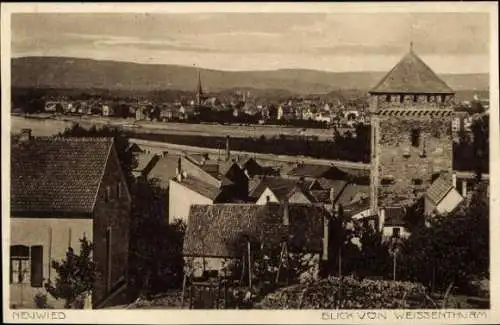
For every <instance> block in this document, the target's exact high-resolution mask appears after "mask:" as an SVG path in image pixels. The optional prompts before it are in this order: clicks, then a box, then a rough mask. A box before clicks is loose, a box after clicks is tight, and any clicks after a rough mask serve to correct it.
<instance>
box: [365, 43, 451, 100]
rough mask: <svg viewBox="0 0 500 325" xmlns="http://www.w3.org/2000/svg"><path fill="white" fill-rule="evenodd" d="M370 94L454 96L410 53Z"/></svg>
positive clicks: (446, 86) (425, 65) (443, 83)
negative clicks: (441, 94) (438, 94)
mask: <svg viewBox="0 0 500 325" xmlns="http://www.w3.org/2000/svg"><path fill="white" fill-rule="evenodd" d="M370 92H371V93H412V94H414V93H417V94H425V93H432V94H437V93H443V94H452V93H453V90H452V89H451V88H450V87H449V86H448V85H447V84H446V83H445V82H444V81H442V80H441V79H440V78H439V77H438V76H437V75H436V74H435V73H434V72H433V71H432V70H431V68H429V66H427V64H425V63H424V61H422V60H421V59H420V58H419V57H418V56H417V55H416V54H415V53H414V52H413V51H410V52H409V53H408V54H406V55H405V56H404V57H403V58H402V59H401V61H399V63H398V64H396V66H394V68H392V70H391V71H389V73H387V75H386V76H385V77H384V78H382V80H381V81H380V82H379V83H378V84H377V85H376V86H375V87H374V88H373V89H372V90H371V91H370Z"/></svg>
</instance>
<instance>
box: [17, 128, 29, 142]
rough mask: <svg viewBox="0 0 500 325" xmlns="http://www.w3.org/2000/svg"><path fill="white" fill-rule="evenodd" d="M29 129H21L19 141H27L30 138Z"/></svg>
mask: <svg viewBox="0 0 500 325" xmlns="http://www.w3.org/2000/svg"><path fill="white" fill-rule="evenodd" d="M31 138H32V137H31V129H22V130H21V136H20V138H19V140H20V141H29V140H31Z"/></svg>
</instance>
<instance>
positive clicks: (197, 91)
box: [196, 69, 203, 95]
mask: <svg viewBox="0 0 500 325" xmlns="http://www.w3.org/2000/svg"><path fill="white" fill-rule="evenodd" d="M196 93H197V94H198V95H202V94H203V88H202V87H201V75H200V69H198V85H197V86H196Z"/></svg>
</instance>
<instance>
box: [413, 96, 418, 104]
mask: <svg viewBox="0 0 500 325" xmlns="http://www.w3.org/2000/svg"><path fill="white" fill-rule="evenodd" d="M417 101H418V96H417V95H414V96H413V102H414V103H416V102H417Z"/></svg>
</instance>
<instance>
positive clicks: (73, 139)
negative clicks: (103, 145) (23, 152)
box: [33, 136, 114, 142]
mask: <svg viewBox="0 0 500 325" xmlns="http://www.w3.org/2000/svg"><path fill="white" fill-rule="evenodd" d="M33 139H34V140H43V141H66V142H112V141H113V140H114V138H113V137H68V136H35V137H33Z"/></svg>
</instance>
